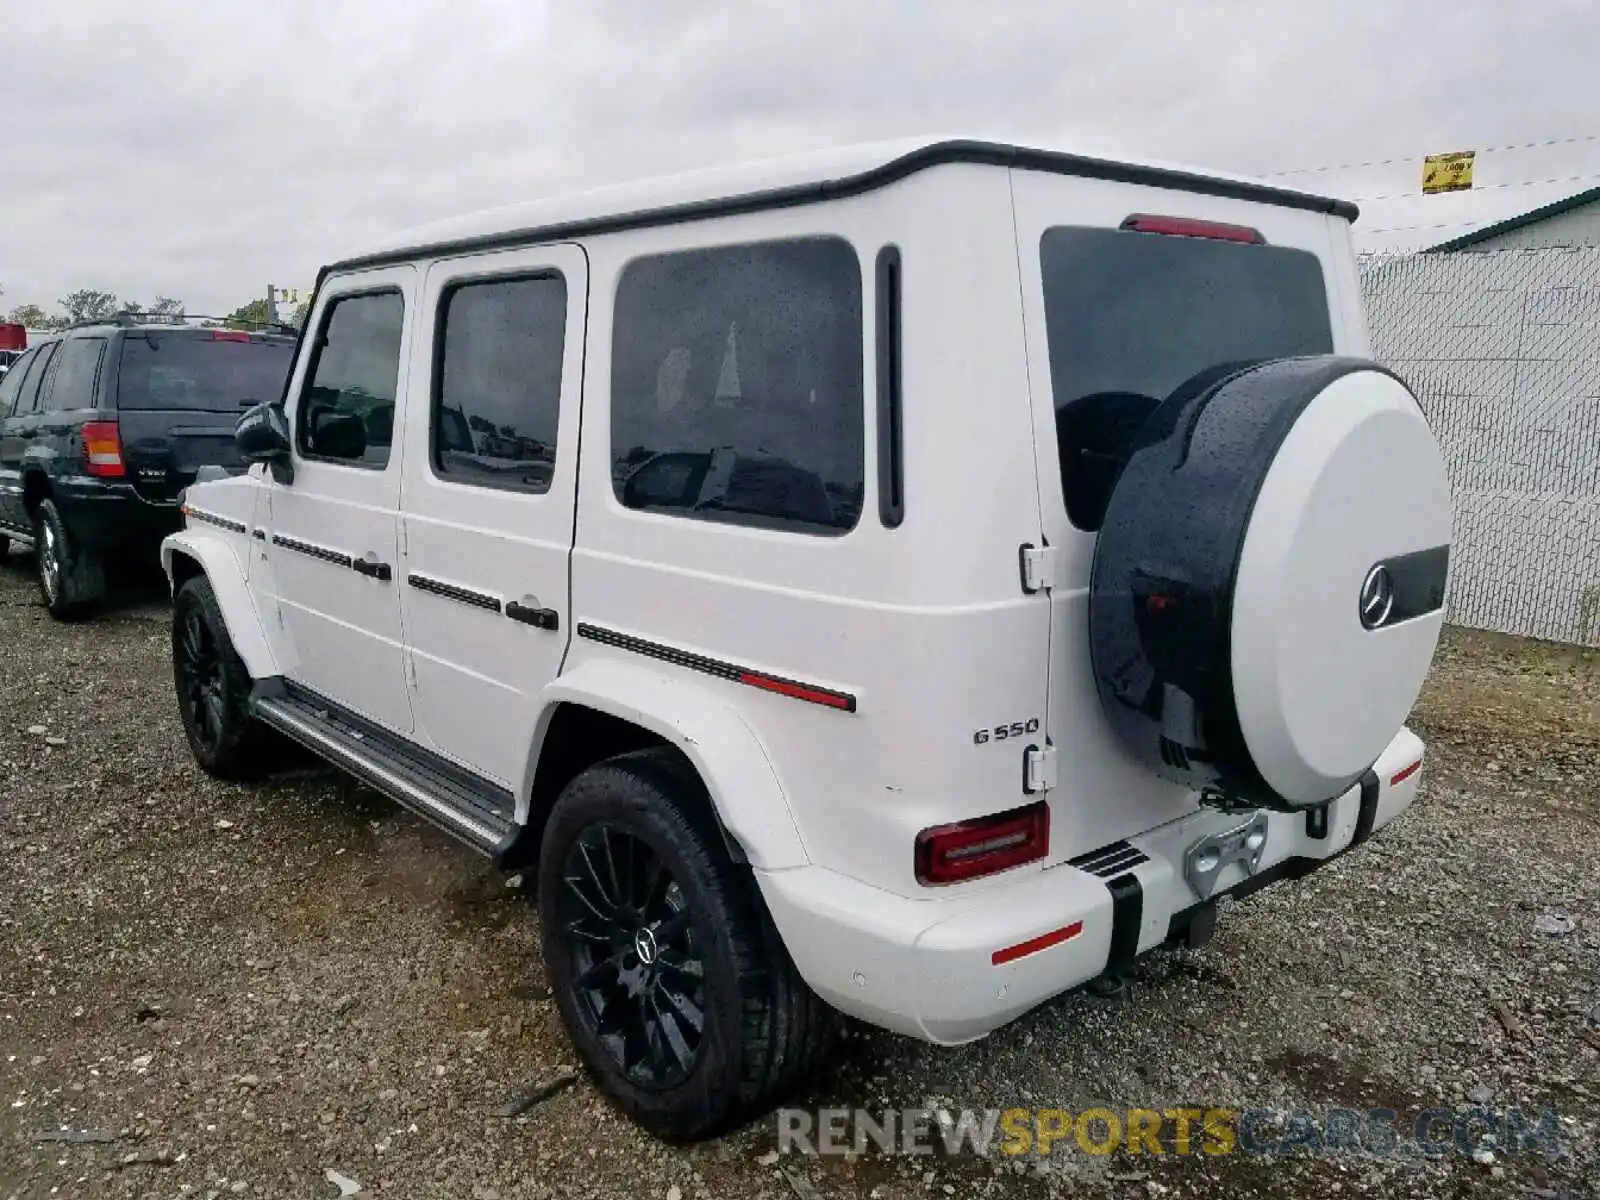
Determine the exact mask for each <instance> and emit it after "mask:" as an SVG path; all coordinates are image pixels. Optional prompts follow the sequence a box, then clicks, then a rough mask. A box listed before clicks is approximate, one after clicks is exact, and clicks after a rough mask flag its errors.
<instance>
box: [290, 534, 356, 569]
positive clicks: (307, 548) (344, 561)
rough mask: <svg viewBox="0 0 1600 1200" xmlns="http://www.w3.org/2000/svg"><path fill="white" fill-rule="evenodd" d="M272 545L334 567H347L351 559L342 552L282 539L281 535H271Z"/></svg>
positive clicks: (294, 539)
mask: <svg viewBox="0 0 1600 1200" xmlns="http://www.w3.org/2000/svg"><path fill="white" fill-rule="evenodd" d="M272 544H273V545H274V546H282V547H283V548H284V549H285V550H293V551H294V552H295V553H296V554H304V555H307V556H308V557H310V558H320V559H321V560H322V561H323V562H329V563H333V564H334V565H335V566H340V567H348V566H350V564H351V561H352V560H351V558H350V556H349V555H348V554H346V553H345V552H344V551H342V550H333V549H330V548H329V547H327V546H318V545H316V544H315V543H313V542H302V541H301V540H300V539H299V538H292V537H284V536H283V534H281V533H275V534H273V535H272Z"/></svg>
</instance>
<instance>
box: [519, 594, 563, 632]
mask: <svg viewBox="0 0 1600 1200" xmlns="http://www.w3.org/2000/svg"><path fill="white" fill-rule="evenodd" d="M506 616H508V617H510V618H511V619H512V620H513V621H521V622H522V623H523V624H524V625H532V626H533V627H534V628H535V629H560V628H561V614H560V613H558V612H556V610H555V609H553V608H535V607H533V606H532V605H528V604H519V603H518V602H517V601H515V600H512V601H510V602H509V603H507V604H506Z"/></svg>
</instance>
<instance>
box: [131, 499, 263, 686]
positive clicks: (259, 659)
mask: <svg viewBox="0 0 1600 1200" xmlns="http://www.w3.org/2000/svg"><path fill="white" fill-rule="evenodd" d="M179 556H182V557H186V558H189V559H192V560H193V561H194V562H195V563H197V564H198V565H199V567H200V570H201V572H203V573H204V575H205V577H206V579H208V580H209V581H210V583H211V590H212V591H213V592H214V593H215V594H216V597H217V606H218V607H219V608H220V609H221V610H222V620H223V623H224V624H225V625H226V626H227V627H228V640H229V641H231V642H232V643H233V648H234V651H235V652H236V653H237V654H238V655H239V658H240V659H241V661H243V663H244V665H245V669H246V670H248V671H249V672H250V678H252V679H270V678H272V677H273V676H274V675H278V674H280V673H281V672H280V671H279V669H278V663H277V659H276V657H275V656H274V655H273V653H272V645H271V643H269V642H268V641H267V634H266V630H265V629H264V628H263V627H262V624H261V615H260V614H259V613H258V612H257V611H256V603H255V598H254V597H253V596H251V594H250V587H249V585H248V584H247V583H246V582H245V577H244V567H243V566H242V565H241V564H240V562H239V555H238V553H237V551H235V550H234V548H233V547H232V546H230V545H228V544H227V543H226V542H225V541H223V540H222V538H220V537H217V536H215V535H213V534H210V533H207V532H205V531H202V530H197V529H185V530H183V531H181V532H179V533H172V534H168V535H167V537H166V538H165V539H163V540H162V542H161V569H162V570H163V571H165V572H166V575H167V583H168V585H169V586H170V587H171V589H172V593H173V595H174V596H176V595H177V592H178V588H177V580H176V577H175V575H174V569H175V564H174V561H173V560H174V559H175V558H177V557H179Z"/></svg>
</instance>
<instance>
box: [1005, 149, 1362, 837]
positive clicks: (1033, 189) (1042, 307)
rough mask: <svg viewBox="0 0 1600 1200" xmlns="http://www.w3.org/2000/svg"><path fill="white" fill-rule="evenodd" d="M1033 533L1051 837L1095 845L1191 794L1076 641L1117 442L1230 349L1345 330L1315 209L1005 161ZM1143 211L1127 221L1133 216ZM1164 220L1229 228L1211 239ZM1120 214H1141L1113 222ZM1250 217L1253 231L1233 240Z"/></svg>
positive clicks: (1278, 352) (1282, 344)
mask: <svg viewBox="0 0 1600 1200" xmlns="http://www.w3.org/2000/svg"><path fill="white" fill-rule="evenodd" d="M1013 180H1014V189H1013V194H1014V197H1015V210H1016V222H1017V251H1018V257H1019V264H1020V267H1021V274H1022V292H1023V304H1024V314H1025V317H1024V319H1025V321H1026V325H1027V334H1028V356H1029V372H1028V374H1029V378H1030V379H1031V380H1032V386H1033V389H1034V395H1033V409H1034V422H1035V427H1036V437H1035V446H1036V447H1037V453H1038V456H1039V458H1038V478H1039V490H1040V501H1041V508H1042V510H1043V518H1044V530H1045V537H1046V540H1047V541H1048V543H1049V544H1050V545H1051V546H1052V547H1055V550H1056V568H1055V579H1056V584H1055V587H1054V589H1053V591H1052V593H1051V601H1052V606H1053V620H1052V621H1051V644H1050V698H1049V707H1048V719H1047V726H1048V729H1049V732H1050V740H1051V741H1052V742H1053V743H1054V744H1055V745H1056V746H1057V747H1058V748H1059V749H1060V754H1061V765H1060V772H1059V785H1058V786H1057V788H1056V789H1055V791H1054V794H1053V796H1052V806H1051V839H1052V842H1054V840H1055V838H1056V836H1057V835H1058V834H1059V835H1060V837H1061V838H1062V840H1063V845H1065V846H1069V847H1071V849H1069V850H1068V853H1069V854H1080V853H1085V852H1087V851H1090V850H1096V849H1099V848H1100V847H1102V846H1106V845H1108V844H1110V843H1112V842H1115V841H1117V840H1118V839H1121V838H1126V837H1129V836H1132V835H1134V834H1137V833H1140V832H1142V831H1144V830H1147V829H1150V828H1152V827H1154V826H1156V825H1160V824H1163V823H1164V822H1166V821H1168V820H1171V819H1173V818H1175V817H1178V816H1181V815H1183V814H1184V813H1185V812H1188V811H1190V810H1191V809H1192V807H1193V805H1194V796H1193V793H1191V792H1189V791H1187V790H1186V789H1184V788H1181V787H1178V786H1175V785H1173V784H1169V783H1166V782H1164V781H1162V780H1160V779H1157V778H1156V777H1155V776H1154V775H1153V774H1152V773H1150V772H1149V771H1148V770H1146V769H1145V768H1144V767H1142V766H1141V765H1140V764H1138V763H1137V762H1135V760H1134V759H1133V757H1132V756H1131V755H1129V754H1128V753H1127V752H1126V751H1124V749H1123V748H1122V745H1121V743H1120V742H1119V741H1118V740H1117V737H1116V735H1115V733H1114V732H1113V730H1112V728H1111V726H1110V724H1109V722H1107V720H1106V719H1105V717H1104V714H1103V713H1102V711H1101V708H1100V698H1099V695H1098V694H1097V692H1096V689H1095V684H1094V675H1093V670H1092V666H1091V663H1090V658H1089V643H1088V636H1087V630H1088V614H1087V601H1088V584H1089V572H1090V565H1091V562H1092V560H1093V555H1094V545H1095V534H1096V531H1097V530H1098V528H1099V520H1100V516H1101V515H1102V513H1103V510H1104V504H1105V500H1106V498H1107V497H1108V495H1109V489H1110V487H1111V485H1112V484H1113V483H1114V481H1115V478H1116V469H1117V468H1116V455H1117V453H1118V451H1119V449H1120V448H1121V447H1122V446H1124V445H1126V442H1127V440H1128V439H1129V438H1130V437H1131V436H1132V434H1133V433H1134V432H1135V431H1136V430H1137V429H1138V427H1139V425H1140V424H1142V422H1143V419H1144V417H1145V416H1146V415H1147V414H1148V413H1149V412H1151V411H1152V410H1153V409H1154V408H1155V407H1156V405H1157V404H1159V403H1160V401H1161V400H1163V399H1164V398H1165V397H1166V396H1167V395H1168V394H1170V393H1171V392H1172V391H1173V390H1175V389H1176V388H1177V387H1178V386H1179V385H1180V384H1182V383H1183V382H1184V381H1186V380H1187V379H1189V378H1190V377H1191V376H1193V375H1194V374H1196V373H1197V372H1199V371H1202V370H1204V369H1206V368H1208V367H1213V366H1217V365H1220V364H1223V363H1228V362H1237V361H1241V360H1253V359H1262V358H1279V357H1286V356H1291V355H1301V354H1326V353H1331V352H1332V351H1333V350H1334V349H1335V348H1336V345H1338V346H1342V345H1344V344H1345V342H1346V339H1347V338H1348V336H1349V334H1348V331H1345V330H1342V329H1340V328H1339V326H1338V322H1337V318H1336V314H1337V313H1338V312H1339V309H1340V306H1339V305H1338V304H1336V303H1334V302H1333V299H1332V297H1333V296H1334V295H1335V294H1336V291H1337V288H1338V285H1339V279H1340V277H1341V276H1340V273H1339V271H1338V269H1337V268H1338V262H1337V260H1336V249H1335V245H1336V243H1335V241H1334V238H1333V229H1332V225H1333V223H1334V219H1333V218H1330V217H1328V216H1326V215H1324V214H1321V213H1316V212H1309V211H1302V210H1298V209H1289V208H1283V207H1279V206H1275V205H1264V204H1260V203H1248V202H1244V201H1239V200H1231V199H1224V198H1220V197H1213V196H1200V195H1194V194H1190V193H1186V192H1181V191H1176V190H1167V189H1158V188H1148V187H1133V186H1129V185H1126V184H1117V183H1110V182H1100V181H1094V180H1083V179H1071V178H1063V177H1061V176H1056V175H1048V174H1043V173H1037V172H1027V171H1016V172H1013ZM1141 216H1143V217H1149V216H1155V217H1157V218H1158V219H1156V220H1145V221H1139V222H1132V223H1130V218H1136V217H1141ZM1167 217H1176V218H1181V219H1183V220H1185V221H1198V222H1211V223H1215V224H1219V225H1220V224H1226V225H1230V226H1232V227H1233V228H1232V229H1231V230H1224V229H1215V228H1214V229H1212V230H1211V236H1185V235H1180V234H1178V233H1157V232H1145V231H1142V230H1145V229H1173V230H1177V229H1187V230H1189V231H1190V232H1191V233H1192V232H1194V230H1195V228H1196V227H1193V226H1185V225H1182V224H1175V223H1173V222H1172V221H1170V220H1165V219H1164V218H1167ZM1125 223H1129V224H1130V226H1131V225H1132V224H1137V225H1139V226H1140V228H1134V227H1128V228H1124V225H1125ZM1252 229H1253V230H1255V231H1256V232H1258V233H1259V234H1260V236H1261V238H1262V239H1263V240H1264V244H1253V243H1249V242H1245V241H1240V240H1227V239H1229V238H1243V237H1245V236H1246V235H1247V231H1248V230H1252Z"/></svg>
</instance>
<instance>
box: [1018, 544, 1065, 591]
mask: <svg viewBox="0 0 1600 1200" xmlns="http://www.w3.org/2000/svg"><path fill="white" fill-rule="evenodd" d="M1018 558H1019V559H1020V561H1021V567H1022V590H1023V591H1025V592H1029V593H1032V592H1047V591H1049V590H1050V589H1051V588H1053V587H1055V585H1056V558H1057V551H1056V548H1055V547H1054V546H1035V545H1034V544H1033V543H1032V542H1024V543H1023V544H1022V547H1021V549H1020V550H1019V551H1018Z"/></svg>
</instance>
